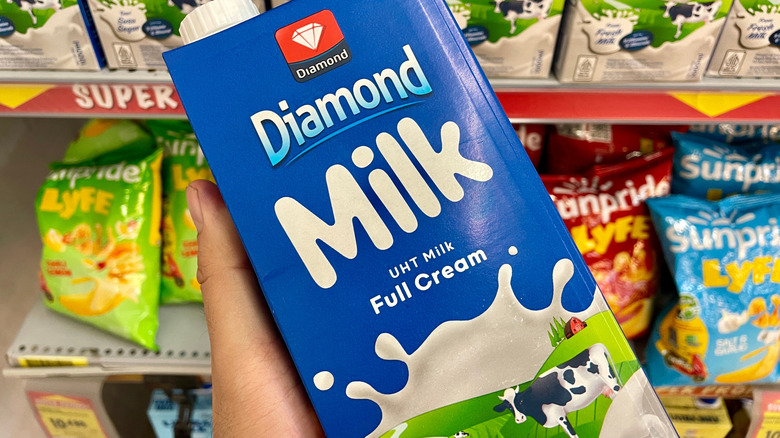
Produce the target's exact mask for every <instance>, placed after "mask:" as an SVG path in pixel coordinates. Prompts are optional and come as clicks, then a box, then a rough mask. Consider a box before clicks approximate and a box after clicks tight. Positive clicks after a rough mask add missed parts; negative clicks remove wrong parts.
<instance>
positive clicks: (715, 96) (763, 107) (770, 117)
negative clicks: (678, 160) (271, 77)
mask: <svg viewBox="0 0 780 438" xmlns="http://www.w3.org/2000/svg"><path fill="white" fill-rule="evenodd" d="M490 83H491V84H492V85H493V88H494V90H495V91H496V94H497V95H498V98H499V100H500V101H501V104H502V105H503V107H504V110H505V111H506V113H507V115H508V116H509V118H510V119H511V120H512V121H513V122H516V123H556V122H564V121H565V122H568V123H572V122H577V121H588V122H605V123H675V124H687V123H716V122H740V123H770V122H774V121H777V120H780V80H776V79H710V78H708V79H705V80H704V81H702V82H687V83H642V84H576V83H575V84H561V83H559V82H558V81H557V80H555V79H552V78H551V79H533V80H531V79H527V80H517V79H491V80H490ZM0 116H19V117H80V118H84V117H112V118H142V119H143V118H178V119H183V118H185V117H186V115H185V113H184V108H183V107H182V105H181V100H180V99H179V95H178V94H177V93H176V90H175V88H174V87H173V84H172V83H171V78H170V76H169V75H168V73H167V72H164V71H109V70H104V71H99V72H54V71H36V72H31V71H0Z"/></svg>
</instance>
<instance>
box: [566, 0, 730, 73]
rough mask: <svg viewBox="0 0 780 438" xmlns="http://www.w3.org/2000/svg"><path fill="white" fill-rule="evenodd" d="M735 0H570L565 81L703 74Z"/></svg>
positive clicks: (567, 11) (568, 6) (567, 17)
mask: <svg viewBox="0 0 780 438" xmlns="http://www.w3.org/2000/svg"><path fill="white" fill-rule="evenodd" d="M731 2H732V0H707V1H697V0H692V1H687V2H685V1H675V0H669V1H666V2H662V1H653V2H645V1H642V0H623V1H618V0H604V1H601V0H567V5H566V12H565V17H564V22H563V24H562V29H561V36H560V39H561V42H560V46H559V51H558V54H557V58H556V61H555V74H556V76H557V77H558V80H560V81H561V82H646V81H698V80H701V78H702V75H703V74H704V71H705V70H706V68H707V64H708V62H709V60H710V56H711V54H712V50H713V48H714V47H715V42H716V41H717V39H718V35H719V34H720V31H721V28H722V26H723V23H724V21H725V20H724V18H725V17H726V14H727V13H728V11H729V8H730V7H731Z"/></svg>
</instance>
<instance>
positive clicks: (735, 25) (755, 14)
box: [707, 0, 780, 77]
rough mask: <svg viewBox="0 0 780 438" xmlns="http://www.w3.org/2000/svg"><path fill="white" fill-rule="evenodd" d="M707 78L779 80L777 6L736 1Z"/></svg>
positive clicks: (762, 1)
mask: <svg viewBox="0 0 780 438" xmlns="http://www.w3.org/2000/svg"><path fill="white" fill-rule="evenodd" d="M707 75H709V76H723V77H780V5H778V4H777V2H772V1H769V0H737V1H735V2H734V7H733V8H732V9H731V12H729V16H728V18H727V19H726V24H725V26H724V28H723V33H722V34H721V37H720V40H719V41H718V45H717V47H715V52H714V53H713V56H712V62H711V63H710V67H709V69H708V70H707Z"/></svg>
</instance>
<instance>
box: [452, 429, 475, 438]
mask: <svg viewBox="0 0 780 438" xmlns="http://www.w3.org/2000/svg"><path fill="white" fill-rule="evenodd" d="M469 436H471V435H470V434H469V433H468V432H464V431H462V430H461V431H460V432H458V433H456V434H455V435H453V436H452V438H467V437H469Z"/></svg>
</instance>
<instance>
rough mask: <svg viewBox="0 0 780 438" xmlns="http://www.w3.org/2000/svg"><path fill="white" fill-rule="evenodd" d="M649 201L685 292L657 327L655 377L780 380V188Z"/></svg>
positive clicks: (660, 381)
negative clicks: (712, 198) (779, 368)
mask: <svg viewBox="0 0 780 438" xmlns="http://www.w3.org/2000/svg"><path fill="white" fill-rule="evenodd" d="M647 203H648V205H649V207H650V211H651V213H652V217H653V222H654V223H655V226H656V231H657V232H658V237H659V238H660V240H661V241H662V245H663V249H664V254H665V256H666V260H667V262H668V264H669V268H670V269H671V271H672V274H673V275H674V278H675V283H676V285H677V289H678V291H679V294H680V296H679V299H678V301H677V303H676V305H674V308H672V309H671V310H668V311H665V312H663V313H662V315H661V316H660V318H659V323H658V324H657V325H656V329H655V330H654V332H653V333H652V337H651V341H652V342H651V343H650V346H649V347H648V351H647V357H648V370H649V374H650V377H651V380H652V381H653V383H654V384H657V385H685V384H690V383H691V382H695V383H703V384H707V383H746V382H774V381H776V380H777V378H778V376H777V375H776V368H777V361H778V356H779V355H780V343H778V338H779V336H778V334H780V317H779V316H778V312H780V294H778V293H777V287H778V284H780V276H778V275H777V272H778V269H780V227H778V223H777V218H778V216H779V215H780V195H778V194H764V195H749V196H745V195H735V196H732V197H729V198H726V199H723V200H721V201H716V202H715V201H706V200H702V199H695V198H691V197H687V196H683V195H672V196H669V197H667V198H662V199H651V200H648V201H647Z"/></svg>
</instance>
